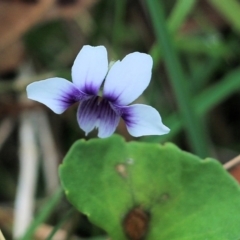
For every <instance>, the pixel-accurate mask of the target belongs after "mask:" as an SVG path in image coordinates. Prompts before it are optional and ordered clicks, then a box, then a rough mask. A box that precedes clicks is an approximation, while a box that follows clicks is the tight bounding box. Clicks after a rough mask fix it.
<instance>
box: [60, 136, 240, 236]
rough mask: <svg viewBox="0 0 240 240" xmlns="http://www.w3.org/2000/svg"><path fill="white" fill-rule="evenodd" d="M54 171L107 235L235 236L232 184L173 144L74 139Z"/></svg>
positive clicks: (239, 215) (236, 200)
mask: <svg viewBox="0 0 240 240" xmlns="http://www.w3.org/2000/svg"><path fill="white" fill-rule="evenodd" d="M60 178H61V182H62V185H63V188H64V189H65V193H66V195H67V198H68V199H69V201H70V202H71V203H72V204H73V205H74V206H75V207H76V208H77V209H78V210H79V211H80V212H82V213H84V214H86V215H87V216H88V217H89V220H90V221H92V223H94V224H96V225H97V226H99V227H101V228H102V229H104V230H105V231H106V232H107V233H108V234H109V236H110V237H111V239H113V240H124V239H132V240H134V239H136V240H138V239H139V240H140V239H143V238H142V237H143V236H145V238H144V239H146V240H156V239H171V240H180V239H181V240H183V239H186V240H187V239H194V240H203V239H208V240H216V239H218V240H219V239H220V240H221V239H222V240H225V239H226V240H231V239H232V240H237V239H239V238H240V212H239V209H240V189H239V187H238V184H237V183H236V182H235V181H234V180H233V179H232V177H231V176H230V175H229V174H228V173H227V172H226V171H225V170H224V169H223V168H222V166H221V165H220V163H219V162H218V161H216V160H213V159H206V160H201V159H200V158H198V157H197V156H194V155H192V154H190V153H187V152H184V151H181V150H180V149H178V148H177V147H176V146H175V145H173V144H171V143H168V144H166V145H164V146H162V145H158V144H150V143H139V142H130V143H125V142H124V140H123V138H121V137H119V136H117V135H114V136H112V137H110V138H107V139H93V140H90V141H84V140H79V141H77V142H76V143H75V144H74V145H73V146H72V148H71V149H70V151H69V152H68V154H67V156H66V157H65V159H64V162H63V164H62V165H61V166H60ZM127 235H128V237H127Z"/></svg>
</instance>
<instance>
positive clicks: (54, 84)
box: [27, 78, 83, 114]
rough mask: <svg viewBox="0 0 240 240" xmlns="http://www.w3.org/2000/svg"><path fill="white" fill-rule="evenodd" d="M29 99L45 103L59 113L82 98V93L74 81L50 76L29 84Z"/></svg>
mask: <svg viewBox="0 0 240 240" xmlns="http://www.w3.org/2000/svg"><path fill="white" fill-rule="evenodd" d="M27 96H28V98H29V99H32V100H35V101H38V102H40V103H43V104H45V105H46V106H47V107H49V108H50V109H52V111H54V112H55V113H57V114H60V113H63V112H64V111H65V110H66V109H67V108H68V107H69V106H70V105H72V104H73V103H75V102H77V101H79V100H81V99H82V97H83V95H82V93H81V92H80V91H79V90H78V89H77V88H76V87H75V86H74V85H73V83H71V82H69V81H67V80H66V79H63V78H49V79H47V80H42V81H38V82H34V83H31V84H29V85H28V86H27Z"/></svg>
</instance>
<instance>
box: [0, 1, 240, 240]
mask: <svg viewBox="0 0 240 240" xmlns="http://www.w3.org/2000/svg"><path fill="white" fill-rule="evenodd" d="M239 12H240V3H239V1H237V0H222V1H217V0H201V1H200V0H199V1H197V0H176V1H174V0H171V1H163V0H162V1H155V0H154V1H151V0H149V1H130V0H122V1H110V0H99V1H93V0H92V1H90V0H85V1H83V0H82V1H77V0H71V1H70V0H69V1H64V0H58V1H54V0H35V1H34V0H28V1H24V0H22V1H21V0H18V1H14V0H12V1H1V2H0V14H1V22H2V24H1V26H0V36H1V39H0V53H1V54H0V228H1V229H2V231H3V233H4V235H5V236H6V238H7V239H11V238H12V226H13V219H14V216H15V215H14V213H13V206H14V204H15V202H16V200H17V199H18V195H16V193H17V192H18V191H20V190H19V187H20V186H22V185H21V184H22V183H21V184H20V182H21V181H20V178H21V174H19V172H21V171H22V169H27V166H28V167H30V166H31V164H30V163H32V164H34V165H33V166H32V167H33V168H32V169H30V170H28V171H26V172H28V173H29V172H32V173H34V174H32V175H30V176H29V179H28V180H24V181H25V183H26V181H27V182H31V183H32V184H33V186H34V187H33V188H32V190H31V192H30V195H29V199H30V200H31V203H33V205H34V206H33V208H32V210H31V209H22V210H23V211H25V212H27V211H30V212H31V213H32V214H33V216H36V218H34V221H33V222H31V226H30V228H28V231H27V233H26V235H25V238H23V239H32V237H30V236H31V234H33V233H34V234H35V235H34V236H35V238H36V239H45V238H46V237H47V236H49V238H48V239H53V238H52V236H54V234H55V232H56V231H58V229H60V228H61V230H62V232H60V233H59V231H58V234H63V235H61V236H63V237H62V238H61V237H59V236H58V238H57V239H64V237H66V234H68V235H69V236H70V239H81V238H84V237H85V238H86V237H94V236H99V235H101V234H104V233H103V232H102V231H101V230H99V229H98V228H96V227H94V226H92V225H91V224H90V223H89V222H88V221H87V220H86V218H85V217H84V216H83V215H80V214H78V213H76V212H75V211H74V210H72V209H71V207H70V206H69V204H68V203H67V202H66V201H65V199H64V197H63V195H62V193H61V191H60V190H59V191H60V192H59V191H56V192H55V193H54V194H53V196H51V194H50V193H53V192H54V191H53V190H49V189H51V188H52V189H53V188H56V185H57V184H55V185H54V184H53V185H54V186H55V187H53V186H52V185H51V182H53V183H54V181H56V179H58V176H57V171H56V165H58V164H59V163H60V162H61V160H62V158H63V156H64V155H65V153H66V152H67V151H68V149H69V148H70V146H71V145H72V143H73V142H74V141H75V140H77V139H80V138H83V137H84V134H83V132H82V131H81V130H79V128H78V126H77V122H76V117H75V114H76V107H77V106H73V107H72V108H71V109H69V110H68V111H67V112H66V113H64V114H63V115H61V116H57V115H55V114H53V113H52V112H50V111H49V110H48V109H47V108H45V107H44V106H42V105H39V104H37V103H36V102H32V101H27V99H26V93H25V86H26V85H27V84H28V83H30V82H32V81H35V80H40V79H44V78H46V77H49V76H59V77H65V78H68V79H71V75H70V72H71V66H72V62H73V60H74V58H75V56H76V54H77V53H78V51H79V50H80V48H81V47H82V46H83V45H84V44H91V45H105V46H106V47H107V49H108V52H109V59H110V60H114V59H122V58H123V57H124V56H125V55H126V54H128V53H129V52H134V51H140V52H146V53H149V54H151V55H152V57H153V59H154V68H153V75H152V81H151V83H150V86H149V88H148V89H147V90H146V91H145V93H144V95H143V96H141V97H140V99H139V100H138V102H141V103H146V104H149V105H152V106H153V107H155V108H157V109H158V110H159V112H160V114H161V116H162V118H163V122H164V123H165V124H166V125H167V126H168V127H169V128H170V129H171V132H170V134H168V135H166V136H160V137H159V136H150V137H142V138H141V139H139V141H143V142H155V143H164V142H166V141H171V142H174V143H175V144H176V145H178V146H179V147H180V148H181V149H184V150H187V151H189V152H192V153H196V154H197V155H199V156H201V157H203V158H205V157H207V156H209V157H214V158H217V159H219V160H220V161H221V162H222V163H225V162H227V161H229V160H230V159H232V158H233V157H235V156H236V155H238V153H239V151H240V144H239V141H240V140H239V139H240V138H239V136H240V130H239V129H240V126H239V122H240V114H239V111H238V110H239V107H240V97H239V87H240V69H239V55H240V48H239V31H240V17H239ZM34 114H35V115H34ZM43 116H44V117H45V118H44V117H43ZM27 119H28V120H29V121H26V120H27ZM29 126H32V127H30V128H28V127H29ZM29 129H30V130H29ZM43 129H47V131H43ZM25 131H27V132H28V133H27V134H26V132H25ZM117 132H118V133H119V134H121V135H123V136H124V137H125V138H126V139H127V140H131V139H132V138H131V137H130V136H129V135H128V133H127V131H126V129H125V127H124V125H123V124H120V126H119V127H118V129H117ZM28 134H29V135H28ZM49 134H50V135H49ZM29 136H30V137H29ZM95 136H96V132H93V133H91V134H90V135H89V136H88V138H92V137H95ZM46 139H48V140H49V141H50V143H51V144H49V142H47V140H46ZM44 143H45V145H44ZM24 144H26V145H27V147H24V146H25V145H24ZM51 146H52V147H51ZM47 147H48V148H47ZM44 149H45V150H44ZM46 149H48V150H46ZM29 152H33V154H34V152H35V155H34V156H35V158H36V162H35V163H34V161H31V159H32V157H30V163H29V162H24V161H21V159H28V157H27V156H29V155H28V154H29ZM47 153H48V154H47ZM49 153H50V154H49ZM51 154H52V155H51ZM31 156H32V155H31ZM44 159H47V162H50V165H51V163H52V161H53V160H52V159H56V162H55V165H54V164H53V166H52V165H51V166H52V167H50V165H47V167H46V163H44ZM49 159H51V160H49ZM37 160H38V161H37ZM33 169H34V170H33ZM46 169H51V170H50V173H47V170H46ZM26 174H27V173H25V175H26ZM23 175H24V174H23ZM49 176H50V177H49ZM234 176H235V177H236V178H238V174H237V173H236V171H235V172H234ZM43 222H44V223H45V225H44V224H43ZM52 226H56V227H52ZM36 229H38V230H37V231H36ZM41 234H43V235H44V237H42V236H43V235H41ZM64 234H65V235H64ZM51 235H52V236H51Z"/></svg>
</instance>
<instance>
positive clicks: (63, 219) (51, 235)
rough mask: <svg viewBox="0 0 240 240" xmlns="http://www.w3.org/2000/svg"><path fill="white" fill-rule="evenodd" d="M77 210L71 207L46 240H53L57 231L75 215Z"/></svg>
mask: <svg viewBox="0 0 240 240" xmlns="http://www.w3.org/2000/svg"><path fill="white" fill-rule="evenodd" d="M75 211H76V210H75V209H74V208H72V209H70V210H69V211H68V212H67V213H66V214H65V215H64V216H63V218H62V219H61V220H60V221H59V222H58V224H57V225H56V226H55V227H54V228H53V230H52V232H51V233H50V234H49V236H48V237H47V238H46V240H52V238H53V237H54V235H55V233H56V232H57V231H58V229H60V228H61V227H62V225H63V224H64V223H65V222H66V221H67V220H68V219H69V218H70V217H71V216H72V215H73V213H74V212H75Z"/></svg>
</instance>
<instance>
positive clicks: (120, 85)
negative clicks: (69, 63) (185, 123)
mask: <svg viewBox="0 0 240 240" xmlns="http://www.w3.org/2000/svg"><path fill="white" fill-rule="evenodd" d="M152 64H153V62H152V58H151V56H150V55H148V54H145V53H139V52H134V53H131V54H128V55H127V56H126V57H125V58H124V59H123V60H122V61H117V62H115V63H114V64H113V66H112V67H111V68H110V69H109V71H108V58H107V51H106V49H105V47H103V46H98V47H92V46H84V47H83V48H82V50H81V51H80V52H79V54H78V56H77V57H76V59H75V61H74V64H73V67H72V82H70V81H68V80H66V79H63V78H57V77H56V78H49V79H46V80H42V81H38V82H34V83H31V84H29V85H28V86H27V95H28V98H30V99H32V100H35V101H38V102H41V103H43V104H45V105H46V106H48V107H49V108H50V109H51V110H52V111H54V112H55V113H57V114H60V113H63V112H64V111H65V110H66V109H67V108H68V107H70V106H71V105H72V104H73V103H75V102H80V104H79V107H78V110H77V120H78V124H79V126H80V128H81V129H83V130H84V131H85V133H86V135H87V134H88V133H89V132H90V131H92V130H93V129H94V128H98V136H99V137H100V138H105V137H109V136H110V135H112V134H113V132H114V131H115V130H116V127H117V125H118V123H119V120H120V118H122V119H123V120H124V121H125V124H126V127H127V130H128V132H129V133H130V134H131V135H132V136H134V137H139V136H143V135H162V134H166V133H168V132H169V129H168V128H167V127H166V126H165V125H164V124H163V123H162V120H161V117H160V115H159V113H158V112H157V110H156V109H154V108H152V107H150V106H147V105H143V104H133V105H130V106H128V104H130V103H131V102H133V101H134V100H135V99H136V98H138V97H139V96H140V95H141V94H142V92H143V91H144V90H145V89H146V87H147V86H148V84H149V82H150V79H151V70H152ZM103 82H104V83H103ZM102 84H104V86H103V93H102V97H100V96H99V95H98V94H99V91H100V87H101V85H102Z"/></svg>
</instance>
